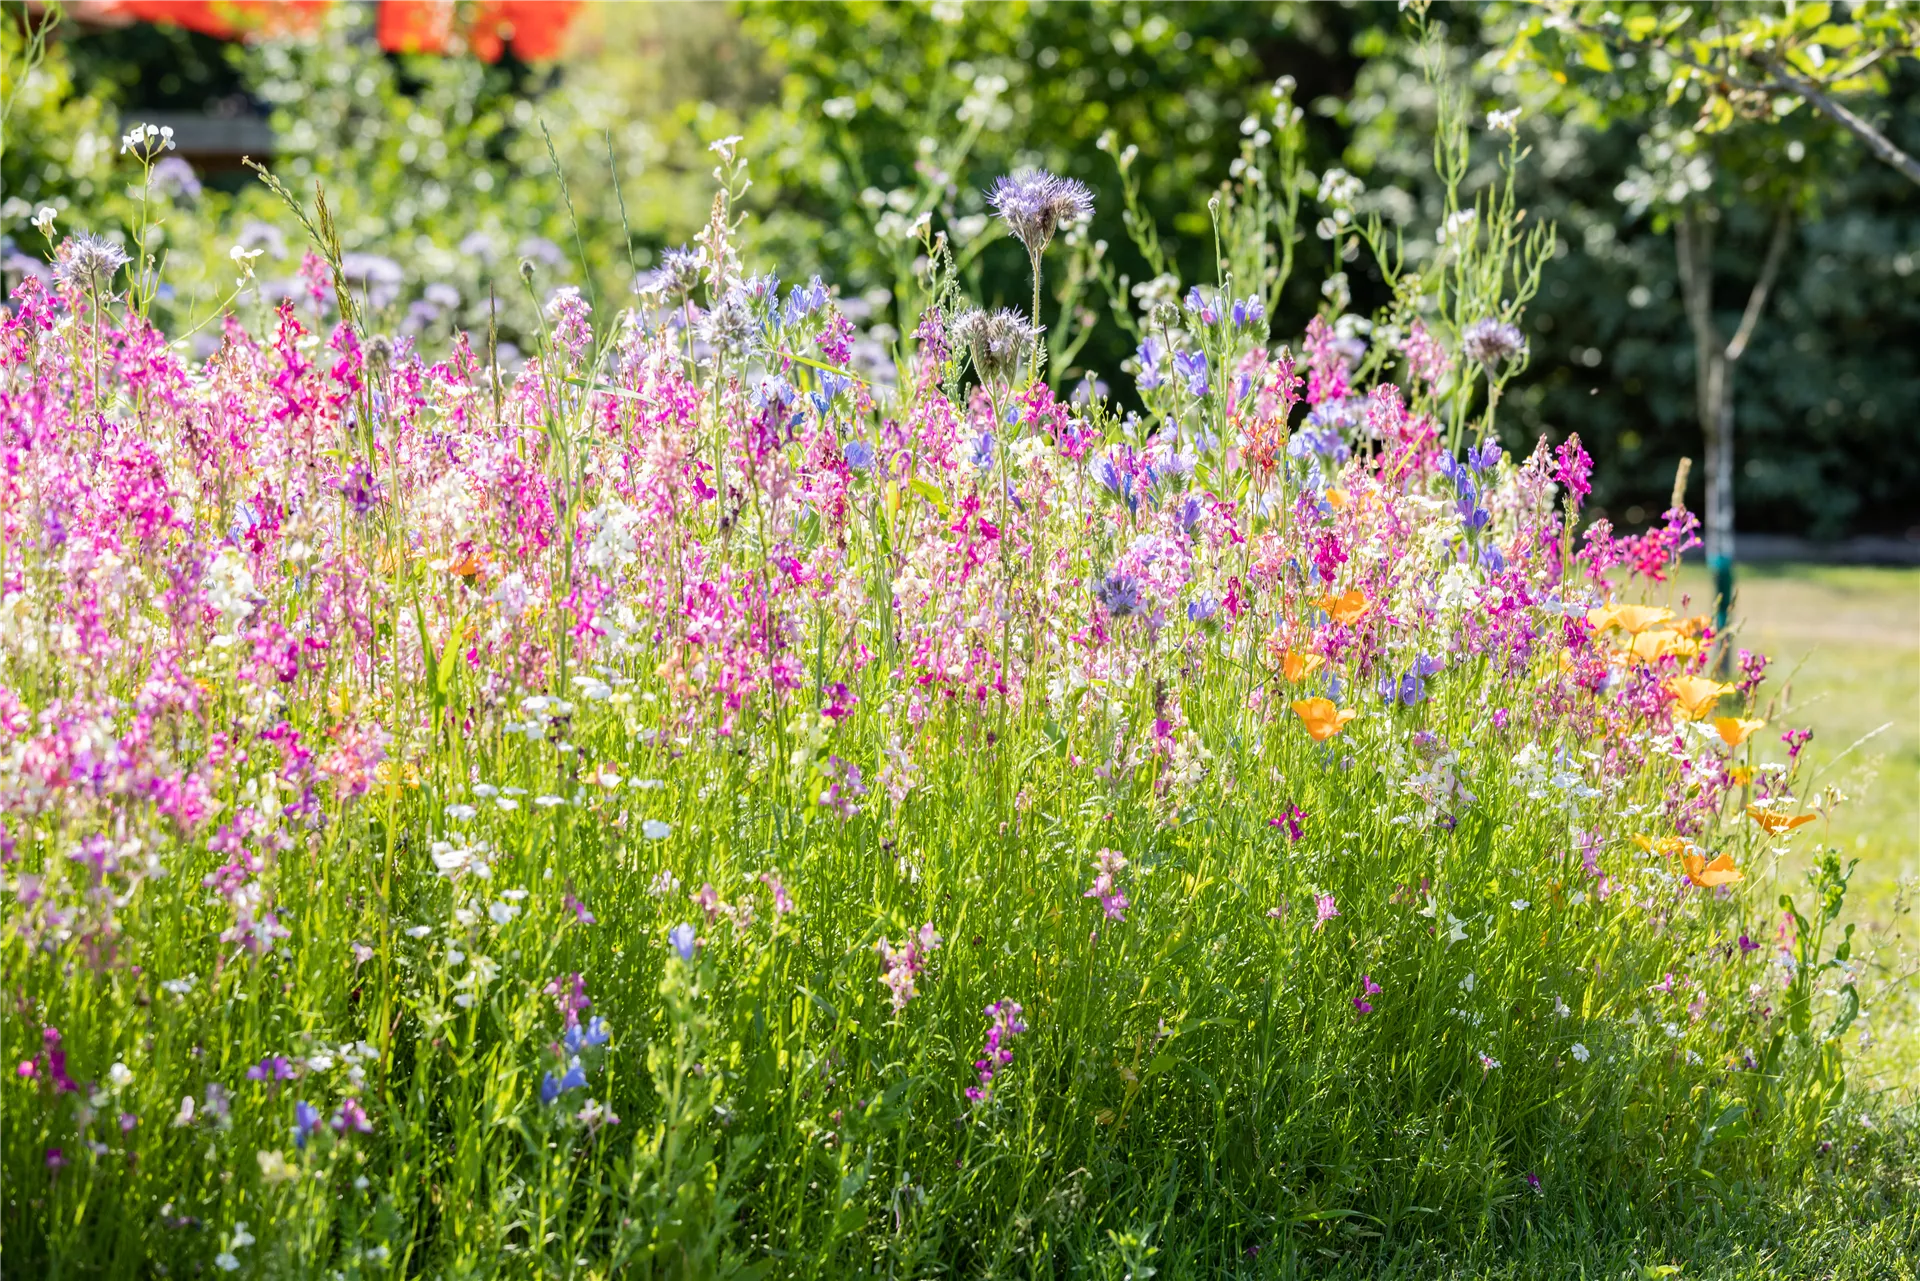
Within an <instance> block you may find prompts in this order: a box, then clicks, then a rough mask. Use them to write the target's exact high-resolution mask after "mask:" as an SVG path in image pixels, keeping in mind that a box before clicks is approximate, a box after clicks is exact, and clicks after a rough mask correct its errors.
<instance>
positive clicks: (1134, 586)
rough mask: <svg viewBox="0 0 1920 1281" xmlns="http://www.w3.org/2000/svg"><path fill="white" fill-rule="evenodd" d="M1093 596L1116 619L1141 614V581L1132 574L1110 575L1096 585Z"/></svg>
mask: <svg viewBox="0 0 1920 1281" xmlns="http://www.w3.org/2000/svg"><path fill="white" fill-rule="evenodd" d="M1093 595H1094V598H1095V599H1097V600H1098V601H1099V602H1100V603H1101V604H1102V605H1104V606H1106V609H1107V613H1109V614H1111V615H1112V616H1113V617H1115V618H1126V617H1127V616H1129V615H1131V614H1137V613H1139V612H1140V580H1139V579H1137V578H1135V577H1134V576H1133V575H1132V574H1117V573H1116V574H1108V575H1107V576H1106V577H1105V578H1103V579H1101V580H1100V581H1099V582H1098V583H1095V584H1094V587H1093Z"/></svg>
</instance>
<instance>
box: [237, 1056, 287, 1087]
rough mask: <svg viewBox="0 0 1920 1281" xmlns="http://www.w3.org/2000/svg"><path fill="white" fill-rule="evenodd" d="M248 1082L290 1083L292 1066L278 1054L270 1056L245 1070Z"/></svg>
mask: <svg viewBox="0 0 1920 1281" xmlns="http://www.w3.org/2000/svg"><path fill="white" fill-rule="evenodd" d="M247 1080H249V1081H291V1080H293V1064H291V1063H289V1062H287V1060H286V1059H285V1058H284V1057H283V1056H281V1055H278V1054H270V1055H268V1056H267V1057H266V1058H264V1059H261V1060H260V1061H259V1062H258V1063H256V1064H254V1065H253V1066H252V1067H250V1068H248V1069H247Z"/></svg>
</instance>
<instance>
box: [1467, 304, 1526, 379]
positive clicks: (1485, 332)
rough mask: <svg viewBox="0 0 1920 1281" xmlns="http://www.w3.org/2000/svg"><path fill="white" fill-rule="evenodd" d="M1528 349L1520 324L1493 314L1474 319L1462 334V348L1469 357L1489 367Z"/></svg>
mask: <svg viewBox="0 0 1920 1281" xmlns="http://www.w3.org/2000/svg"><path fill="white" fill-rule="evenodd" d="M1526 349H1527V339H1526V336H1525V335H1524V334H1522V333H1521V332H1520V327H1519V326H1518V325H1510V324H1507V323H1506V322H1505V321H1501V320H1495V319H1494V318H1493V317H1491V316H1488V317H1487V318H1486V319H1485V320H1476V321H1474V322H1473V323H1472V324H1471V325H1468V326H1467V332H1466V333H1464V334H1462V335H1461V336H1460V350H1461V351H1463V352H1465V353H1466V356H1467V359H1468V360H1473V361H1478V362H1479V363H1480V364H1482V365H1485V366H1487V367H1488V368H1489V369H1491V368H1492V367H1493V366H1495V365H1497V364H1499V363H1500V362H1501V361H1503V360H1512V359H1513V358H1514V357H1515V356H1518V355H1519V354H1520V353H1521V352H1523V351H1525V350H1526Z"/></svg>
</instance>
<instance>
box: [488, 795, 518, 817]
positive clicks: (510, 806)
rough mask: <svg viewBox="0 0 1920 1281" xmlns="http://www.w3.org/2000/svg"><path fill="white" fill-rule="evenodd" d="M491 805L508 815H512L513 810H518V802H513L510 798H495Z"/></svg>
mask: <svg viewBox="0 0 1920 1281" xmlns="http://www.w3.org/2000/svg"><path fill="white" fill-rule="evenodd" d="M493 803H494V804H495V805H498V806H499V807H500V808H501V809H503V810H506V811H507V812H508V813H512V812H513V811H514V810H517V809H519V808H520V802H519V801H516V800H514V799H513V798H512V797H511V796H500V797H495V798H494V802H493Z"/></svg>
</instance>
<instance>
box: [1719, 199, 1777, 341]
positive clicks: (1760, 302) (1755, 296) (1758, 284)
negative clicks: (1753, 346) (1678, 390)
mask: <svg viewBox="0 0 1920 1281" xmlns="http://www.w3.org/2000/svg"><path fill="white" fill-rule="evenodd" d="M1792 227H1793V218H1792V216H1791V215H1790V214H1789V213H1788V212H1787V211H1786V210H1785V209H1782V210H1781V211H1780V216H1779V217H1778V218H1776V219H1775V220H1774V223H1773V242H1772V243H1771V244H1769V245H1768V246H1767V261H1766V263H1765V264H1764V265H1763V266H1762V267H1761V268H1760V279H1759V280H1757V281H1755V282H1754V285H1753V292H1752V293H1750V294H1748V295H1747V310H1746V311H1745V313H1743V314H1742V315H1741V317H1740V328H1739V329H1737V330H1735V331H1734V335H1733V341H1732V342H1730V343H1728V344H1727V352H1726V355H1727V363H1729V364H1731V363H1733V362H1734V361H1736V360H1738V359H1740V357H1741V356H1743V355H1745V354H1746V350H1747V342H1748V341H1749V340H1750V339H1751V338H1752V337H1753V330H1754V326H1756V325H1758V324H1759V323H1760V313H1761V312H1763V311H1765V310H1766V306H1767V294H1768V293H1769V292H1771V291H1772V289H1773V282H1774V280H1775V278H1776V277H1778V276H1779V274H1780V260H1781V259H1783V258H1785V257H1786V256H1787V232H1788V231H1790V230H1791V229H1792Z"/></svg>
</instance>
